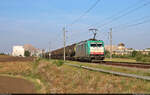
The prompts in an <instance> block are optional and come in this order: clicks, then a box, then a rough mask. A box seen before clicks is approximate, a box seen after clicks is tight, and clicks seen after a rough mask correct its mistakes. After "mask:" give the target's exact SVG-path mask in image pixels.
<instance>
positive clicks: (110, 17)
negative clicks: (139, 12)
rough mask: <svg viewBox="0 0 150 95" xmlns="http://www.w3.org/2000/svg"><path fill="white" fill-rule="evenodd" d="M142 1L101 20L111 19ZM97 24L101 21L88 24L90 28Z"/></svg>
mask: <svg viewBox="0 0 150 95" xmlns="http://www.w3.org/2000/svg"><path fill="white" fill-rule="evenodd" d="M141 2H143V0H139V1H138V2H136V3H135V4H133V5H131V6H128V7H127V8H125V9H123V10H121V11H119V12H117V13H116V14H113V15H111V16H109V17H107V18H105V19H103V20H102V21H101V22H103V21H106V20H109V19H112V18H113V17H115V16H116V15H118V14H121V13H123V12H125V11H127V10H129V9H131V8H132V7H135V5H137V4H139V3H141ZM97 24H99V22H97V23H95V24H93V25H90V26H88V28H90V27H93V26H96V25H97Z"/></svg>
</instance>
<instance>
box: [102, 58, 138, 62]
mask: <svg viewBox="0 0 150 95" xmlns="http://www.w3.org/2000/svg"><path fill="white" fill-rule="evenodd" d="M104 61H115V62H136V60H135V59H127V58H112V59H110V58H105V60H104Z"/></svg>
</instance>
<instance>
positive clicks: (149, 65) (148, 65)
mask: <svg viewBox="0 0 150 95" xmlns="http://www.w3.org/2000/svg"><path fill="white" fill-rule="evenodd" d="M92 63H94V64H105V65H114V66H123V67H134V68H143V69H150V63H131V62H115V61H100V62H92Z"/></svg>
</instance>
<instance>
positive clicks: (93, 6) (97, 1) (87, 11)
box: [68, 0, 101, 26]
mask: <svg viewBox="0 0 150 95" xmlns="http://www.w3.org/2000/svg"><path fill="white" fill-rule="evenodd" d="M100 1H101V0H96V2H95V3H94V4H93V5H92V6H91V7H90V8H88V9H87V10H86V11H85V12H84V13H83V14H82V15H80V16H79V17H78V18H77V19H75V20H74V21H73V22H72V23H71V24H70V25H68V26H72V25H73V24H75V23H76V22H78V21H79V20H80V19H81V18H82V17H84V16H85V15H86V14H87V13H89V12H90V11H91V10H92V9H93V8H95V7H96V5H97V4H98V3H99V2H100Z"/></svg>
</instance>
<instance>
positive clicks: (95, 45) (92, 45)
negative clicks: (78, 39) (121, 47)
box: [91, 43, 102, 47]
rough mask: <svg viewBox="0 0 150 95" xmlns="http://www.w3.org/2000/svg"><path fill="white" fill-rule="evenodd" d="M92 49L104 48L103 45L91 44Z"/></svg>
mask: <svg viewBox="0 0 150 95" xmlns="http://www.w3.org/2000/svg"><path fill="white" fill-rule="evenodd" d="M91 47H102V44H96V43H95V44H91Z"/></svg>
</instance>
